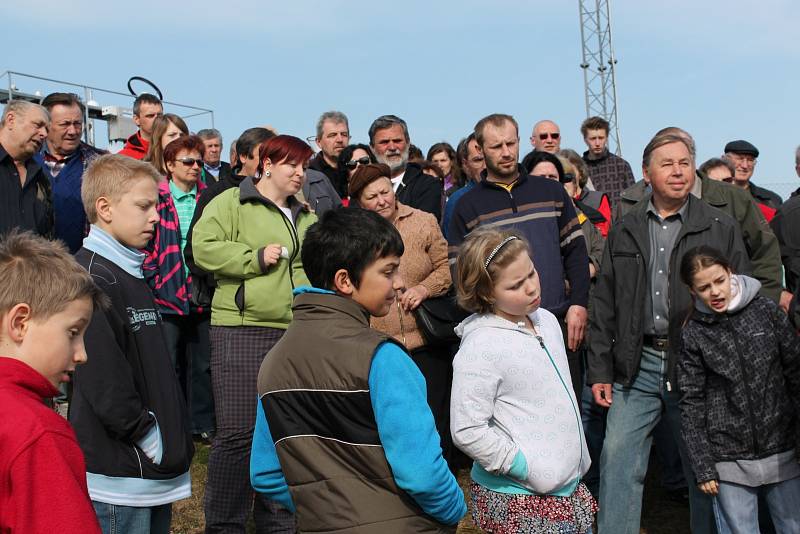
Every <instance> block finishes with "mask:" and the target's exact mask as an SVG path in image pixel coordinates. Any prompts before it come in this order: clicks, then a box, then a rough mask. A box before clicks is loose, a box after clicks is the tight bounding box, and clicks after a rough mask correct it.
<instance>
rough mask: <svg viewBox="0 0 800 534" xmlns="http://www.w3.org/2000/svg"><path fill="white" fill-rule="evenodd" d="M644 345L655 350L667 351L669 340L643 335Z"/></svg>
mask: <svg viewBox="0 0 800 534" xmlns="http://www.w3.org/2000/svg"><path fill="white" fill-rule="evenodd" d="M644 344H645V345H647V346H649V347H653V348H654V349H656V350H668V349H669V338H668V337H666V336H651V335H648V334H645V335H644Z"/></svg>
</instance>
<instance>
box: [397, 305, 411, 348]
mask: <svg viewBox="0 0 800 534" xmlns="http://www.w3.org/2000/svg"><path fill="white" fill-rule="evenodd" d="M394 302H395V304H397V317H398V318H399V319H400V335H401V336H402V337H403V346H404V347H407V346H408V344H406V329H405V326H404V325H403V310H402V309H401V308H400V299H398V298H397V297H395V298H394Z"/></svg>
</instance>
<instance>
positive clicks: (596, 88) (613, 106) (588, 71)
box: [578, 0, 622, 156]
mask: <svg viewBox="0 0 800 534" xmlns="http://www.w3.org/2000/svg"><path fill="white" fill-rule="evenodd" d="M609 3H610V0H578V4H579V8H580V16H581V42H582V49H583V61H582V63H581V69H583V84H584V90H585V94H586V116H587V117H593V116H599V117H603V118H604V119H606V120H607V121H608V123H609V132H608V136H609V138H610V139H609V150H611V141H613V142H614V146H615V147H616V150H615V153H616V154H617V155H618V156H621V155H622V143H621V142H620V137H619V126H618V116H617V111H618V108H617V82H616V70H617V59H616V58H615V57H614V48H613V46H612V44H611V11H610V8H609Z"/></svg>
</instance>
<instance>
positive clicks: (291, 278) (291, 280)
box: [278, 209, 300, 291]
mask: <svg viewBox="0 0 800 534" xmlns="http://www.w3.org/2000/svg"><path fill="white" fill-rule="evenodd" d="M278 211H279V212H280V214H281V219H282V220H283V225H284V226H286V229H287V230H288V231H289V238H290V239H291V240H292V253H291V254H290V255H289V283H291V284H292V290H293V291H294V288H295V287H294V276H293V275H292V263H294V260H295V258H297V254H298V249H299V248H300V238H299V237H298V236H297V232H296V231H295V230H294V225H292V222H291V221H288V217H286V215H285V214H284V213H283V211H281V210H280V209H278Z"/></svg>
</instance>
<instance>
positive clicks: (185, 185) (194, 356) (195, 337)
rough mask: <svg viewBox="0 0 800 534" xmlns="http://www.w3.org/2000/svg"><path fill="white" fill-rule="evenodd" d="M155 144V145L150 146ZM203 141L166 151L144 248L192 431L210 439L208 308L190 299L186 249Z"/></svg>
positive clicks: (187, 139)
mask: <svg viewBox="0 0 800 534" xmlns="http://www.w3.org/2000/svg"><path fill="white" fill-rule="evenodd" d="M151 146H152V145H151ZM204 152H205V145H204V144H203V140H202V139H200V138H199V137H197V136H196V135H187V136H182V137H178V138H177V139H175V140H174V141H172V142H171V143H169V144H168V145H167V146H166V148H165V149H164V152H163V157H164V165H165V168H166V174H167V180H166V181H165V182H163V183H161V185H160V186H159V190H158V204H157V206H156V209H157V210H158V215H159V217H160V221H159V222H158V224H157V225H156V228H155V234H154V236H153V238H152V240H151V241H150V243H149V244H148V246H147V248H146V250H145V252H147V258H146V259H145V262H144V266H143V269H144V273H145V278H146V279H147V282H148V284H149V285H150V288H151V289H152V290H153V293H154V295H155V302H156V304H157V305H158V308H159V312H160V313H161V317H162V318H163V324H164V334H165V338H166V341H167V348H168V349H169V352H170V355H171V356H172V364H173V366H174V367H175V371H176V373H177V374H178V377H179V380H180V382H181V386H182V387H183V391H184V393H185V394H186V395H187V398H186V401H187V406H188V407H189V411H190V413H191V417H192V433H193V434H195V436H197V437H198V438H200V439H202V440H204V441H208V440H209V439H210V436H211V435H213V433H214V428H215V425H214V400H213V396H212V394H211V368H210V355H211V352H210V341H209V336H208V329H209V320H210V312H209V310H207V309H203V308H199V307H196V306H194V305H192V304H191V303H190V298H189V297H190V295H191V294H192V288H191V284H192V276H191V275H190V274H189V270H188V268H187V266H186V261H185V258H184V255H183V248H184V246H185V245H186V236H187V234H188V231H189V225H190V223H191V221H192V216H193V215H194V210H195V206H196V205H197V199H198V198H199V196H200V195H201V194H202V192H203V190H204V189H205V185H204V184H203V182H202V181H201V180H200V173H201V170H202V168H203V154H204Z"/></svg>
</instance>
